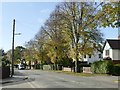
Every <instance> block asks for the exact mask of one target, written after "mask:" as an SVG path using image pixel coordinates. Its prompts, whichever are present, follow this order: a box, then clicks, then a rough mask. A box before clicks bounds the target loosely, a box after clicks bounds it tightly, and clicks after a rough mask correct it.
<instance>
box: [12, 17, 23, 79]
mask: <svg viewBox="0 0 120 90" xmlns="http://www.w3.org/2000/svg"><path fill="white" fill-rule="evenodd" d="M15 35H21V33H15V19H14V20H13V37H12V73H11V77H12V76H13V75H14V36H15Z"/></svg>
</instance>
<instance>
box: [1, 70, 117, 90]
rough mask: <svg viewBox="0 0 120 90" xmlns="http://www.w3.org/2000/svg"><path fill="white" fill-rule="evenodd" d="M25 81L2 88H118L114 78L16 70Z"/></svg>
mask: <svg viewBox="0 0 120 90" xmlns="http://www.w3.org/2000/svg"><path fill="white" fill-rule="evenodd" d="M18 71H19V73H20V75H19V77H21V78H22V77H23V76H24V77H28V79H25V80H19V81H16V82H11V83H6V84H3V88H118V82H115V81H116V80H118V77H115V76H90V77H85V76H74V75H68V74H63V73H57V72H50V71H42V70H18Z"/></svg>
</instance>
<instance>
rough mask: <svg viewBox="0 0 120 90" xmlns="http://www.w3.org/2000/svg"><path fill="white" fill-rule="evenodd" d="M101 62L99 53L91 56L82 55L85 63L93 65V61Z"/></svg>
mask: <svg viewBox="0 0 120 90" xmlns="http://www.w3.org/2000/svg"><path fill="white" fill-rule="evenodd" d="M99 60H102V53H101V52H98V51H96V52H94V54H93V55H91V54H89V55H84V57H83V61H87V63H93V62H94V61H99Z"/></svg>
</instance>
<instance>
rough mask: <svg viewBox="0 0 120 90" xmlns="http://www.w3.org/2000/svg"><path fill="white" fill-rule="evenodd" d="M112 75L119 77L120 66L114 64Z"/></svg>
mask: <svg viewBox="0 0 120 90" xmlns="http://www.w3.org/2000/svg"><path fill="white" fill-rule="evenodd" d="M112 74H113V75H117V76H120V64H115V65H114V66H113V71H112Z"/></svg>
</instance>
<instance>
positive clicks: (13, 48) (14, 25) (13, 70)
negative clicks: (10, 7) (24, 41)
mask: <svg viewBox="0 0 120 90" xmlns="http://www.w3.org/2000/svg"><path fill="white" fill-rule="evenodd" d="M14 36H15V19H14V20H13V38H12V73H11V77H12V76H13V75H14Z"/></svg>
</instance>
